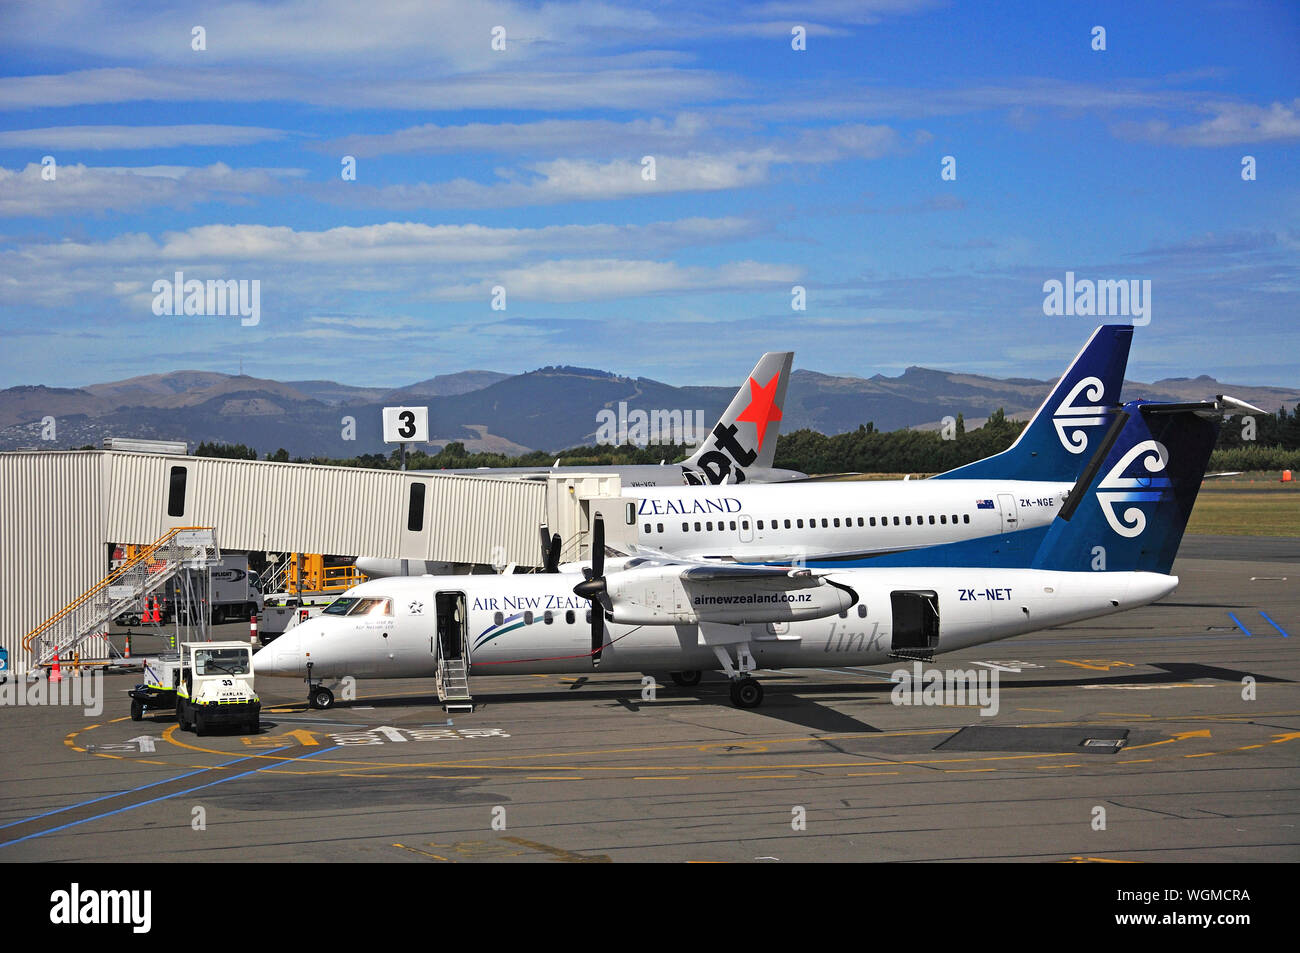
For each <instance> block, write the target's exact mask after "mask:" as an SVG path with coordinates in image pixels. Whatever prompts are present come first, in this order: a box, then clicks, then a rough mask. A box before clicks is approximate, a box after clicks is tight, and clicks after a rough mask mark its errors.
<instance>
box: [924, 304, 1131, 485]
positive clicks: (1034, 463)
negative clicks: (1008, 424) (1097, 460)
mask: <svg viewBox="0 0 1300 953" xmlns="http://www.w3.org/2000/svg"><path fill="white" fill-rule="evenodd" d="M1132 342H1133V327H1132V326H1131V325H1128V324H1104V325H1102V326H1101V327H1099V328H1097V330H1095V331H1093V332H1092V337H1090V338H1088V343H1087V344H1085V345H1084V346H1083V350H1082V351H1080V352H1079V354H1078V356H1077V357H1076V358H1075V359H1074V361H1073V362H1072V363H1071V364H1070V366H1069V367H1068V368H1067V369H1066V371H1065V373H1064V374H1063V375H1062V376H1061V379H1060V381H1058V382H1057V384H1056V386H1055V387H1054V388H1052V392H1051V393H1050V394H1048V395H1047V400H1045V401H1044V402H1043V405H1042V406H1041V407H1039V408H1038V412H1037V413H1036V414H1034V417H1033V419H1032V420H1030V421H1029V424H1028V426H1026V427H1025V429H1024V430H1023V431H1021V434H1020V436H1019V437H1017V438H1016V442H1015V443H1013V444H1012V445H1011V446H1010V447H1008V448H1007V449H1006V450H1003V451H1002V452H1001V453H998V454H994V455H993V456H991V457H985V458H984V459H983V460H976V461H975V462H974V463H968V464H966V465H965V466H964V467H958V468H957V469H955V470H949V471H948V472H947V473H940V474H939V475H938V476H936V477H934V479H936V480H989V479H992V480H1059V481H1062V482H1068V481H1070V480H1076V479H1078V477H1079V473H1080V472H1081V471H1082V470H1083V468H1084V466H1086V465H1087V463H1088V460H1089V459H1090V458H1091V457H1092V451H1093V450H1095V449H1096V447H1097V441H1098V440H1100V439H1101V435H1102V434H1104V433H1105V432H1106V426H1107V425H1108V424H1109V423H1110V420H1109V418H1108V417H1107V416H1106V413H1105V411H1106V410H1107V409H1109V408H1112V407H1116V406H1118V404H1119V395H1120V391H1121V390H1122V389H1123V387H1124V370H1125V368H1126V367H1128V349H1129V345H1130V344H1131V343H1132ZM1090 438H1091V439H1090Z"/></svg>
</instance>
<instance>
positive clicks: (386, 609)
mask: <svg viewBox="0 0 1300 953" xmlns="http://www.w3.org/2000/svg"><path fill="white" fill-rule="evenodd" d="M392 614H393V603H392V600H391V599H358V600H357V604H356V605H354V606H353V607H352V609H351V610H350V611H349V612H348V615H392Z"/></svg>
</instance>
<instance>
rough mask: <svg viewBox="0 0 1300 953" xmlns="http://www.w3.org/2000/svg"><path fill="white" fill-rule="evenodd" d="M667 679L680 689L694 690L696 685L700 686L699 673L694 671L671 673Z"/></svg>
mask: <svg viewBox="0 0 1300 953" xmlns="http://www.w3.org/2000/svg"><path fill="white" fill-rule="evenodd" d="M669 677H670V678H671V679H672V680H673V684H674V685H677V686H680V687H681V688H694V687H695V686H696V685H698V684H700V673H699V672H696V671H692V672H672V673H670V674H669Z"/></svg>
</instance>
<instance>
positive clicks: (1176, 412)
mask: <svg viewBox="0 0 1300 953" xmlns="http://www.w3.org/2000/svg"><path fill="white" fill-rule="evenodd" d="M1220 411H1221V406H1220V405H1219V404H1217V403H1212V404H1205V405H1159V404H1145V403H1143V402H1133V403H1130V404H1128V405H1125V407H1124V408H1123V409H1122V410H1118V411H1116V412H1115V414H1114V418H1115V421H1116V422H1115V423H1114V424H1113V425H1112V426H1111V428H1110V430H1109V432H1108V434H1107V439H1106V441H1105V442H1104V443H1103V444H1102V445H1101V446H1100V447H1098V448H1097V450H1096V451H1095V452H1094V454H1093V455H1092V458H1091V460H1090V462H1089V464H1088V466H1087V468H1086V470H1085V472H1084V473H1083V475H1082V476H1081V477H1080V479H1079V480H1078V481H1077V483H1076V485H1075V488H1074V490H1073V491H1072V492H1071V493H1070V495H1069V497H1068V498H1067V500H1066V501H1065V503H1064V504H1063V505H1062V506H1060V507H1058V508H1056V510H1055V513H1054V519H1053V521H1052V523H1051V525H1050V527H1049V528H1048V529H1047V531H1046V532H1045V534H1044V536H1043V539H1042V540H1041V543H1040V545H1039V546H1038V547H1037V549H1036V551H1035V552H1034V553H1033V554H1032V555H1031V556H1030V558H1029V559H1028V561H1027V562H1025V563H1023V564H1022V565H1020V566H1018V567H1015V568H1008V567H998V566H993V567H989V566H985V565H981V564H980V563H978V562H972V563H969V564H967V565H963V566H953V565H948V564H945V563H942V562H940V563H939V564H938V565H936V566H933V567H925V566H921V567H911V568H876V567H870V568H845V569H826V568H811V567H790V566H770V565H725V564H718V563H710V562H706V561H703V560H692V559H681V558H675V557H669V556H666V555H665V556H649V557H648V556H644V555H633V556H619V557H616V558H611V559H606V552H605V547H604V524H603V522H602V521H600V520H597V521H596V522H595V523H594V526H593V537H594V539H593V545H592V552H593V559H592V564H591V566H590V567H585V568H584V569H583V570H582V571H579V569H577V568H574V567H569V568H563V569H560V570H559V571H556V572H547V573H537V574H531V575H489V576H466V575H462V576H421V577H403V578H393V579H377V580H371V581H369V582H366V583H363V584H361V585H359V586H356V587H353V588H352V589H350V590H348V591H347V592H346V593H345V594H344V595H343V597H342V598H340V599H338V600H337V601H336V602H335V603H334V604H332V605H331V606H330V607H329V608H328V609H327V610H326V612H325V614H324V615H322V616H319V617H317V618H315V619H311V620H308V621H307V622H304V623H303V624H301V625H299V626H298V627H296V628H295V629H292V630H290V631H289V632H288V633H286V634H285V635H284V636H281V637H280V638H279V639H277V640H276V641H275V642H273V643H272V644H271V645H269V646H267V647H266V648H264V649H262V650H261V651H259V652H258V653H257V656H256V657H255V660H254V663H255V666H256V670H257V673H258V675H260V676H284V677H296V678H304V679H306V680H307V681H308V684H309V693H310V694H309V701H310V703H311V704H312V705H314V706H316V707H329V706H330V705H331V704H333V695H332V693H331V691H330V689H329V688H328V687H327V686H325V685H324V684H322V683H323V682H324V681H325V680H332V679H338V678H342V677H343V676H348V675H351V676H354V677H357V678H427V677H436V678H437V679H438V686H439V693H440V695H442V696H443V698H444V703H445V701H446V698H447V695H446V693H445V692H444V689H445V687H446V686H447V685H449V684H452V683H453V682H454V681H459V680H463V685H464V686H465V691H464V694H463V696H462V697H464V698H466V699H467V698H468V677H469V675H470V674H471V673H472V674H473V675H474V676H475V677H477V676H481V675H515V674H541V673H557V674H558V673H574V674H578V673H589V672H591V671H592V670H593V669H594V668H597V667H598V668H599V670H600V671H612V672H665V671H667V672H672V673H675V675H674V680H675V681H677V682H678V683H679V684H694V683H695V682H697V681H698V680H699V677H700V671H701V670H721V671H723V672H725V673H726V674H727V675H728V676H729V678H730V680H731V698H732V701H733V702H734V704H736V705H737V706H739V707H745V708H750V707H755V706H757V705H759V704H761V703H762V700H763V688H762V685H761V684H760V683H759V682H758V681H757V680H756V679H755V678H754V676H753V674H752V673H753V672H754V671H756V670H757V669H758V668H759V667H760V666H761V667H763V668H768V669H771V668H777V669H780V668H804V667H823V666H826V665H827V664H834V665H836V666H845V665H873V664H880V663H883V662H886V661H887V660H889V659H908V660H921V661H928V660H930V659H932V658H933V657H934V656H935V655H936V654H939V653H943V652H951V651H955V650H958V649H964V648H968V647H970V646H974V645H979V644H982V643H985V642H991V641H994V640H997V639H1004V638H1008V637H1010V636H1015V635H1020V634H1023V633H1026V632H1032V631H1035V630H1037V629H1043V628H1049V627H1052V626H1057V625H1063V624H1066V623H1069V622H1076V621H1079V620H1082V619H1090V618H1094V617H1098V616H1103V615H1108V614H1110V613H1113V612H1118V611H1122V610H1124V609H1129V608H1133V607H1135V606H1141V605H1146V604H1148V603H1151V602H1154V601H1156V600H1157V599H1160V598H1161V597H1163V596H1165V595H1168V594H1169V593H1170V592H1172V591H1173V590H1174V588H1175V587H1176V586H1177V585H1178V579H1177V578H1176V577H1174V576H1171V575H1169V570H1170V567H1171V566H1172V563H1173V559H1174V556H1175V554H1176V552H1177V549H1178V544H1179V542H1180V540H1181V538H1182V534H1183V530H1184V528H1185V526H1186V524H1187V519H1188V517H1189V515H1190V513H1191V509H1192V505H1193V503H1194V502H1195V499H1196V493H1197V490H1198V488H1199V486H1200V481H1201V477H1202V475H1203V474H1204V472H1205V467H1206V463H1207V462H1208V460H1209V455H1210V451H1211V450H1212V448H1213V446H1214V441H1215V437H1216V436H1217V432H1218V419H1217V415H1218V414H1219V413H1220ZM927 525H928V524H927ZM954 545H957V546H962V544H960V543H959V544H954ZM938 548H939V549H943V548H944V547H938Z"/></svg>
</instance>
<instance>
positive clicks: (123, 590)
mask: <svg viewBox="0 0 1300 953" xmlns="http://www.w3.org/2000/svg"><path fill="white" fill-rule="evenodd" d="M220 563H221V552H220V550H218V549H217V540H216V533H215V531H214V530H213V528H212V527H210V526H183V527H178V528H176V529H173V530H170V531H169V532H167V533H165V534H164V535H162V536H161V537H159V538H158V539H156V540H154V542H152V543H150V544H149V545H148V546H145V547H143V548H142V549H140V551H139V552H137V553H136V554H135V555H134V556H132V557H131V558H130V559H128V560H126V561H125V562H124V563H122V565H120V566H118V567H117V568H116V569H114V570H113V571H112V572H111V573H109V574H108V575H107V576H105V577H104V578H103V579H101V580H100V581H99V582H97V583H96V584H95V585H93V586H91V587H90V588H89V589H87V590H86V591H85V592H83V593H82V594H81V595H80V596H78V597H77V598H76V599H74V600H73V601H72V602H70V603H68V604H67V605H66V606H64V607H63V608H62V609H60V610H59V611H58V612H56V613H55V614H54V615H52V616H50V617H49V618H48V619H46V620H45V621H44V622H42V623H41V624H40V625H38V626H37V627H36V628H34V629H32V631H30V632H28V633H27V635H25V636H24V637H23V642H22V645H23V650H24V651H26V652H29V653H31V657H32V668H33V669H39V668H41V667H43V666H45V665H48V664H49V663H50V662H52V661H53V660H54V654H55V652H60V653H62V654H63V655H64V656H67V655H71V654H72V653H73V652H76V651H77V650H78V648H79V647H80V646H81V644H82V643H83V642H85V641H86V640H87V639H92V638H95V637H96V636H98V635H100V634H102V633H103V632H105V631H107V628H108V623H109V622H110V621H111V620H112V619H115V618H117V617H118V616H119V615H121V614H122V613H123V612H126V611H127V610H129V609H138V608H139V607H140V605H141V603H142V602H143V600H144V599H145V598H147V597H148V596H150V595H153V594H154V593H156V592H158V590H160V589H162V587H163V586H164V585H166V583H167V582H168V581H169V580H170V579H172V578H173V577H175V575H176V574H177V573H178V572H180V571H181V570H182V569H207V568H209V567H212V566H215V565H219V564H220Z"/></svg>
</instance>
